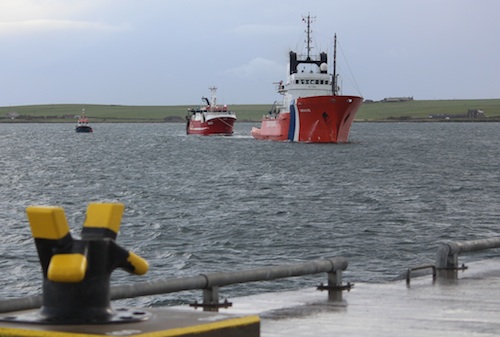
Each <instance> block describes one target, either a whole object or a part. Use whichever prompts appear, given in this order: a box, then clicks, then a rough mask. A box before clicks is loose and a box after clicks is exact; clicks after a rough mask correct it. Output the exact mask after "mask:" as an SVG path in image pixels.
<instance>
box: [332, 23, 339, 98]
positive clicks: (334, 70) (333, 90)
mask: <svg viewBox="0 0 500 337" xmlns="http://www.w3.org/2000/svg"><path fill="white" fill-rule="evenodd" d="M332 92H333V95H334V96H337V94H338V87H337V33H335V35H334V38H333V78H332Z"/></svg>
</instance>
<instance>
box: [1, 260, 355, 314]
mask: <svg viewBox="0 0 500 337" xmlns="http://www.w3.org/2000/svg"><path fill="white" fill-rule="evenodd" d="M346 269H347V259H346V258H344V257H333V258H325V259H319V260H313V261H307V262H301V263H296V264H289V265H282V266H270V267H264V268H259V269H251V270H243V271H233V272H217V273H209V274H201V275H198V276H192V277H182V278H174V279H159V280H152V281H146V282H137V283H131V284H125V285H115V286H111V299H112V300H119V299H125V298H135V297H141V296H151V295H160V294H168V293H175V292H180V291H186V290H197V289H198V290H203V302H202V303H199V304H198V303H197V302H195V303H193V304H191V306H193V307H195V308H197V307H201V308H203V310H204V311H218V309H219V308H220V307H229V306H231V303H229V302H227V300H226V301H224V302H221V303H220V302H219V288H220V287H223V286H228V285H233V284H239V283H248V282H257V281H270V280H275V279H282V278H288V277H295V276H304V275H313V274H318V273H327V285H323V284H320V285H318V286H317V289H318V290H327V291H328V299H329V300H332V301H341V300H342V291H344V290H349V289H350V288H351V287H352V285H351V284H350V283H348V284H347V285H343V284H342V272H343V271H344V270H346ZM41 305H42V296H41V295H35V296H28V297H24V298H14V299H7V300H2V301H0V313H5V312H13V311H19V310H26V309H34V308H38V307H40V306H41Z"/></svg>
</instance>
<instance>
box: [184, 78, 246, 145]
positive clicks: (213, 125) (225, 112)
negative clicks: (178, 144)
mask: <svg viewBox="0 0 500 337" xmlns="http://www.w3.org/2000/svg"><path fill="white" fill-rule="evenodd" d="M209 89H210V92H211V94H212V95H211V100H210V101H209V100H208V98H206V97H202V101H204V102H206V105H205V106H200V107H199V108H196V109H189V110H188V115H187V116H186V121H187V125H186V133H187V134H188V135H205V136H208V135H223V136H230V135H232V134H233V126H234V122H236V115H235V113H234V112H231V111H230V110H229V109H228V107H227V106H226V105H222V106H218V105H217V97H216V92H217V88H216V87H210V88H209Z"/></svg>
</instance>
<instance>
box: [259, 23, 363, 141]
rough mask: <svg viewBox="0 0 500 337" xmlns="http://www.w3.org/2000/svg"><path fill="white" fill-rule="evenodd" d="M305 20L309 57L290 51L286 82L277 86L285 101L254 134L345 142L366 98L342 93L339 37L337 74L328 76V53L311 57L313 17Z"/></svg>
mask: <svg viewBox="0 0 500 337" xmlns="http://www.w3.org/2000/svg"><path fill="white" fill-rule="evenodd" d="M303 21H304V22H306V23H307V30H306V33H307V39H306V42H307V48H306V52H307V55H304V56H300V55H299V56H298V55H297V53H296V52H293V51H291V52H290V54H289V56H290V59H289V63H288V74H287V79H286V82H285V83H283V81H280V82H279V83H275V84H276V85H277V86H276V90H277V92H278V93H279V94H281V95H283V96H284V97H283V101H282V102H281V103H278V102H275V103H274V105H273V106H272V108H271V110H270V111H269V113H268V114H266V115H264V116H263V118H262V120H261V126H260V128H257V127H253V128H252V130H251V134H252V136H253V137H254V138H256V139H261V140H274V141H291V142H309V143H345V142H347V140H348V136H349V130H350V128H351V125H352V122H353V120H354V116H355V115H356V113H357V111H358V109H359V107H360V105H361V103H362V101H363V98H362V97H359V96H343V95H339V94H338V92H339V87H338V85H337V75H336V47H337V36H336V35H335V38H334V56H333V60H334V62H333V74H328V57H327V54H326V53H324V52H322V53H320V54H319V57H314V56H313V55H311V49H312V47H311V42H312V39H311V16H310V15H308V16H307V17H306V18H304V19H303ZM301 57H302V58H301ZM299 68H300V69H299Z"/></svg>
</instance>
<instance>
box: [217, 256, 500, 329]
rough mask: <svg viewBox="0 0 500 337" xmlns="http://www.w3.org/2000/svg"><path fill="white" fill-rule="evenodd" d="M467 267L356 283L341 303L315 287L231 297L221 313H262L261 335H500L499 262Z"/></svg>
mask: <svg viewBox="0 0 500 337" xmlns="http://www.w3.org/2000/svg"><path fill="white" fill-rule="evenodd" d="M466 265H467V266H468V269H467V270H466V271H463V272H462V271H459V272H458V279H456V280H450V281H445V280H437V281H436V282H435V283H433V281H432V275H426V276H421V277H416V278H412V280H411V283H410V286H409V287H407V285H406V280H401V281H396V282H389V283H385V284H369V283H356V284H355V286H354V288H352V290H351V291H350V292H346V293H344V296H343V300H342V301H341V302H330V301H328V300H327V299H326V296H325V293H324V292H320V291H317V290H316V289H314V288H310V289H306V290H301V291H291V292H283V293H274V294H261V295H256V296H249V297H242V298H236V299H232V302H233V307H232V308H230V309H229V310H227V311H223V312H232V313H239V314H247V315H248V314H256V315H259V316H260V317H261V336H263V337H290V336H294V337H298V336H301V337H302V336H363V337H365V336H371V337H376V336H384V337H386V336H398V337H401V336H403V337H404V336H412V337H413V336H425V337H434V336H435V337H443V336H453V337H460V336H464V337H465V336H467V337H468V336H498V335H500V260H488V261H482V262H475V263H470V264H467V263H466ZM354 283H355V282H354Z"/></svg>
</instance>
